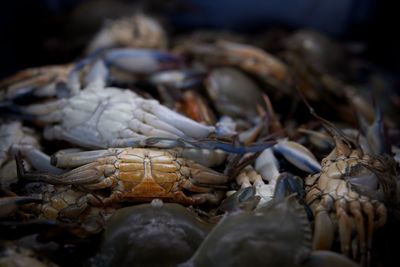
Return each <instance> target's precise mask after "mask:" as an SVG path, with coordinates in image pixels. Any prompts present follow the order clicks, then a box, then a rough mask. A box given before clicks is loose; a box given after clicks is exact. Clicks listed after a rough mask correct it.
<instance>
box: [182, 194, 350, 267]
mask: <svg viewBox="0 0 400 267" xmlns="http://www.w3.org/2000/svg"><path fill="white" fill-rule="evenodd" d="M311 236H312V234H311V228H310V224H309V221H308V219H307V216H306V212H305V210H304V207H303V206H301V205H300V204H299V203H298V202H297V199H296V198H295V197H294V196H293V195H292V196H290V197H288V198H285V199H284V200H281V201H272V202H270V203H269V205H267V206H264V207H262V208H259V209H256V210H254V211H239V212H235V213H231V214H230V215H227V216H225V217H224V218H223V219H222V220H221V221H220V222H219V223H218V224H217V225H216V226H215V227H214V228H213V230H212V231H211V232H210V234H209V235H208V236H207V238H206V239H205V240H204V241H203V243H202V244H201V245H200V247H199V248H198V250H197V251H196V253H195V254H194V255H193V257H192V258H191V259H190V260H189V261H187V262H186V263H184V264H182V265H181V266H221V265H223V266H243V265H249V264H250V265H251V266H357V264H356V263H354V262H352V261H350V260H349V259H347V258H346V257H344V256H342V255H340V254H337V253H333V252H320V251H312V249H311Z"/></svg>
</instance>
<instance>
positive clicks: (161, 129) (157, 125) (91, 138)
mask: <svg viewBox="0 0 400 267" xmlns="http://www.w3.org/2000/svg"><path fill="white" fill-rule="evenodd" d="M24 111H25V113H28V114H31V115H34V116H36V118H37V120H38V121H41V122H43V123H47V124H49V125H48V126H47V127H46V129H45V131H44V136H45V138H47V139H50V140H51V139H61V140H65V141H68V142H70V143H72V144H75V145H78V146H81V147H86V148H92V149H96V148H97V149H98V148H108V147H127V146H134V145H135V144H136V145H137V143H138V142H140V141H142V140H144V139H146V138H147V137H167V138H175V139H178V138H187V139H196V138H206V137H207V136H208V135H210V134H211V133H213V132H214V131H215V128H214V127H213V126H205V125H202V124H200V123H198V122H195V121H193V120H191V119H189V118H187V117H185V116H183V115H180V114H178V113H176V112H174V111H172V110H170V109H168V108H167V107H165V106H163V105H161V104H160V103H159V102H158V101H156V100H150V99H144V98H142V97H140V96H138V95H137V94H135V93H134V92H132V91H129V90H123V89H119V88H111V87H110V88H102V87H101V86H90V87H89V88H86V89H85V90H82V91H80V92H79V93H78V94H77V95H74V96H72V97H71V98H65V99H60V100H57V101H52V102H47V103H44V104H34V105H30V106H27V107H26V108H25V109H24Z"/></svg>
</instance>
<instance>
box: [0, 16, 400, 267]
mask: <svg viewBox="0 0 400 267" xmlns="http://www.w3.org/2000/svg"><path fill="white" fill-rule="evenodd" d="M133 33H134V34H133ZM264 37H265V38H263V36H257V37H254V36H242V35H236V34H233V33H230V34H227V33H215V32H198V33H194V34H189V35H185V36H178V37H174V36H170V38H171V40H167V34H166V33H165V31H164V29H163V28H162V27H161V26H160V24H159V23H158V22H157V21H155V20H154V19H152V18H150V17H147V16H144V15H135V16H133V17H130V18H123V19H120V20H117V21H115V22H113V23H109V24H107V26H106V27H104V29H102V30H101V32H99V33H98V35H97V36H96V37H95V38H94V39H93V41H92V42H91V43H90V44H89V45H88V48H87V50H86V53H87V54H85V55H83V56H82V57H81V58H80V59H78V60H76V61H75V62H73V63H71V64H66V65H59V66H44V67H39V68H32V69H27V70H23V71H21V72H18V73H16V74H15V75H13V76H11V77H9V78H6V79H4V80H3V81H1V82H0V108H1V111H2V113H1V118H0V138H1V143H0V186H1V198H0V228H1V234H0V239H1V251H0V265H2V264H5V265H7V264H8V265H7V266H25V265H28V264H30V265H31V266H72V265H73V266H131V265H146V266H160V265H163V266H177V265H182V266H205V265H206V264H207V265H208V266H221V265H222V266H241V265H245V264H249V263H250V262H251V263H252V266H267V265H268V266H269V265H271V266H278V265H284V266H357V265H358V264H360V265H363V266H368V265H374V264H381V266H383V264H386V263H387V262H389V261H390V260H392V259H393V257H394V256H393V255H392V256H390V255H389V254H390V253H389V252H388V251H390V249H389V250H387V249H388V248H390V245H391V243H390V242H391V241H390V240H393V237H392V238H390V234H388V233H389V231H390V230H392V229H393V225H395V223H396V222H398V204H399V202H398V184H399V182H398V181H399V177H398V175H397V172H398V168H399V166H398V162H396V160H397V161H398V156H396V155H395V154H396V152H397V153H398V151H399V150H398V148H397V147H396V145H398V142H399V140H398V128H397V127H398V124H397V123H398V121H397V119H398V118H397V117H396V111H394V110H396V108H397V111H398V106H396V105H395V101H392V98H393V99H394V98H395V93H394V92H392V91H390V90H389V89H388V88H390V86H386V87H385V90H386V91H385V95H386V97H385V98H382V99H379V101H375V103H373V101H370V100H371V98H370V96H371V95H374V94H375V93H376V92H375V91H374V90H383V89H382V88H375V87H374V88H371V83H370V80H372V78H374V79H375V80H378V81H379V79H381V81H385V80H384V78H383V75H382V74H380V73H379V71H378V70H377V69H374V67H373V66H372V65H367V64H366V63H365V62H363V61H361V60H360V59H359V58H358V57H357V55H354V54H352V53H351V51H347V50H345V49H344V47H343V46H341V45H340V44H338V43H335V42H334V41H333V40H330V39H328V38H327V37H325V36H322V35H321V34H319V33H316V32H312V31H298V32H294V33H288V34H282V33H280V34H276V33H274V32H270V33H269V34H267V35H265V36H264ZM255 40H257V41H255ZM267 51H269V52H267ZM349 62H350V63H349ZM352 62H355V63H354V64H351V63H352ZM367 68H369V69H368V71H369V72H367V71H365V69H367ZM361 70H363V71H364V73H368V74H364V75H367V77H363V79H360V78H359V77H358V75H359V73H360V71H361ZM370 76H374V77H370ZM377 84H379V82H377ZM377 87H379V86H377ZM381 93H382V92H381ZM382 114H385V115H386V116H385V117H384V116H383V115H382ZM333 121H335V122H333ZM396 133H397V136H396ZM390 142H391V144H390ZM391 227H392V228H391ZM396 235H398V233H397V232H393V233H392V236H394V237H395V236H396ZM388 240H389V241H388ZM377 247H381V248H380V249H379V248H377ZM390 257H391V258H390ZM2 266H3V265H2Z"/></svg>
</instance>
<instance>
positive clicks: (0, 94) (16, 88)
mask: <svg viewBox="0 0 400 267" xmlns="http://www.w3.org/2000/svg"><path fill="white" fill-rule="evenodd" d="M71 69H72V64H66V65H53V66H44V67H38V68H30V69H26V70H23V71H20V72H17V73H16V74H14V75H12V76H11V77H8V78H6V79H4V80H2V81H1V82H0V89H1V90H0V99H1V100H3V101H4V100H13V99H16V98H18V97H23V96H26V95H33V96H35V97H54V96H56V95H60V94H65V93H66V92H65V90H60V89H64V88H65V87H66V84H67V80H68V74H69V72H70V71H71Z"/></svg>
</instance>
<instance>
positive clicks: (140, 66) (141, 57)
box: [104, 48, 182, 74]
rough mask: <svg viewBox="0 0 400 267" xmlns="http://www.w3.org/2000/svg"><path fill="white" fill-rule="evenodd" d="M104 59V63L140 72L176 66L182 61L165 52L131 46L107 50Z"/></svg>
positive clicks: (148, 72)
mask: <svg viewBox="0 0 400 267" xmlns="http://www.w3.org/2000/svg"><path fill="white" fill-rule="evenodd" d="M104 61H105V62H106V65H111V66H115V67H117V68H119V69H122V70H124V71H128V72H130V73H142V74H150V73H153V72H155V71H159V70H163V69H170V68H174V67H178V66H179V65H180V64H181V62H182V60H181V58H180V57H178V56H175V55H173V54H169V53H166V52H162V51H157V50H150V49H132V48H125V49H124V48H120V49H111V50H108V51H107V52H106V53H105V55H104Z"/></svg>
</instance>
